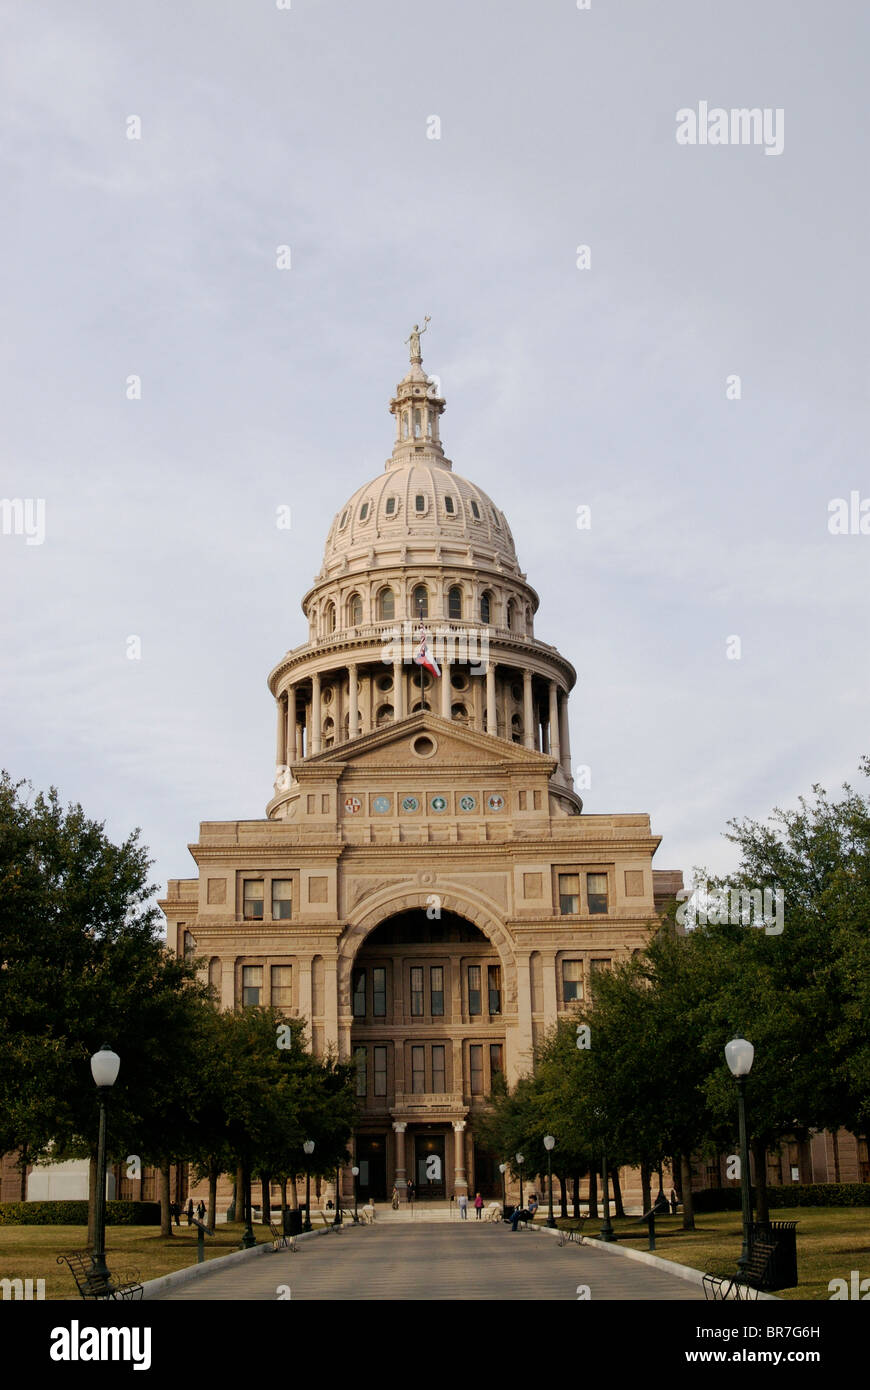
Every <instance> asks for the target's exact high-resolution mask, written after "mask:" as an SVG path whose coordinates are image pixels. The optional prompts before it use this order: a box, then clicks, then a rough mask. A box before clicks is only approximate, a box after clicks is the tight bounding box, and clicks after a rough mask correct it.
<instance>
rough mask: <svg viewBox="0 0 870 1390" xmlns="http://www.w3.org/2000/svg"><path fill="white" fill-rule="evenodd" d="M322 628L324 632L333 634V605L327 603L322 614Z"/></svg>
mask: <svg viewBox="0 0 870 1390" xmlns="http://www.w3.org/2000/svg"><path fill="white" fill-rule="evenodd" d="M323 626H324V630H325V631H326V632H335V604H334V603H328V604H327V605H326V608H325V609H324V613H323Z"/></svg>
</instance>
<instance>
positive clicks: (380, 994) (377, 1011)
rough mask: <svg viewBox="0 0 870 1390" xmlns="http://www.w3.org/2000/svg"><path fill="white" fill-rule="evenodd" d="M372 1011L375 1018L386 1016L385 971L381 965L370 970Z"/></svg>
mask: <svg viewBox="0 0 870 1390" xmlns="http://www.w3.org/2000/svg"><path fill="white" fill-rule="evenodd" d="M372 1013H373V1014H374V1016H375V1018H386V1016H387V971H386V966H383V965H376V966H375V967H374V969H373V970H372Z"/></svg>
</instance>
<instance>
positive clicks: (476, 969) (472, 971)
mask: <svg viewBox="0 0 870 1390" xmlns="http://www.w3.org/2000/svg"><path fill="white" fill-rule="evenodd" d="M468 1012H469V1014H479V1013H480V966H479V965H469V967H468Z"/></svg>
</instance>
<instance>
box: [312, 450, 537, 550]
mask: <svg viewBox="0 0 870 1390" xmlns="http://www.w3.org/2000/svg"><path fill="white" fill-rule="evenodd" d="M392 462H393V461H392V460H390V464H392ZM390 464H388V465H387V469H386V471H385V472H384V473H381V474H380V475H379V476H378V477H376V478H373V479H372V481H371V482H369V483H366V484H365V485H364V486H363V487H361V488H357V490H356V492H355V493H354V494H353V496H352V497H350V498H349V499H348V501H347V502H346V503H345V505H344V506H343V507H342V508H341V510H340V511H339V512H337V513H336V516H335V519H334V521H333V523H332V526H331V527H330V529H329V535H328V536H327V538H326V550H325V553H324V558H323V564H324V570H325V571H326V572H327V573H329V572H330V571H331V570H333V569H334V568H335V567H336V566H342V565H343V562H346V561H349V560H350V559H351V557H352V555H354V554H356V553H358V552H360V551H366V552H367V551H369V550H374V551H375V553H377V551H378V549H379V548H380V547H381V546H387V547H389V548H390V549H391V550H392V549H394V548H395V544H396V542H397V541H398V542H399V543H401V542H402V541H407V542H408V544H409V545H413V544H414V542H417V541H429V542H434V543H435V544H441V545H442V546H444V547H445V548H446V549H449V550H450V551H455V550H456V549H457V548H461V549H464V550H465V551H466V558H465V561H464V562H465V563H466V564H469V565H472V566H474V565H477V564H479V563H480V562H482V561H486V562H488V563H489V564H490V565H494V567H495V568H497V569H504V570H505V571H506V572H507V573H510V574H518V573H519V563H518V561H517V553H516V549H515V547H514V539H513V536H512V535H511V530H510V527H509V526H508V523H507V520H506V518H505V515H504V513H503V512H502V511H500V510H499V508H498V507H497V506H496V505H495V503H494V502H493V501H492V499H491V498H490V497H489V496H487V494H486V493H485V492H484V491H483V489H482V488H479V487H478V486H477V485H476V484H475V483H471V482H469V481H468V479H467V478H462V477H460V476H459V474H458V473H454V472H453V471H452V469H451V468H450V466H449V463H447V461H445V462H443V463H441V462H436V461H435V460H434V459H429V460H427V461H425V462H424V461H423V460H420V461H410V460H409V461H408V462H403V463H401V464H400V465H399V466H398V467H395V466H393V467H391V466H390ZM457 559H459V557H458V556H457ZM459 562H460V563H462V561H461V560H460V561H459Z"/></svg>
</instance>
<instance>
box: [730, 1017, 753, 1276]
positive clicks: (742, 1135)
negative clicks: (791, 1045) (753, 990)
mask: <svg viewBox="0 0 870 1390" xmlns="http://www.w3.org/2000/svg"><path fill="white" fill-rule="evenodd" d="M754 1057H755V1048H754V1047H753V1045H752V1043H751V1042H747V1040H746V1038H741V1037H736V1038H732V1039H731V1041H730V1042H729V1043H726V1045H725V1060H726V1062H727V1063H728V1068H729V1070H730V1072H731V1075H732V1076H733V1077H734V1079H735V1081H736V1082H737V1127H738V1136H739V1143H740V1205H741V1208H742V1211H743V1248H742V1249H741V1251H740V1259H739V1260H738V1261H737V1264H738V1266H739V1267H740V1269H741V1270H743V1269H745V1268H746V1265H747V1263H748V1261H749V1243H750V1242H749V1227H750V1223H751V1221H752V1193H751V1191H750V1187H749V1149H748V1146H747V1142H746V1078H747V1076H748V1075H749V1072H750V1070H751V1068H752V1062H753V1059H754Z"/></svg>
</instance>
